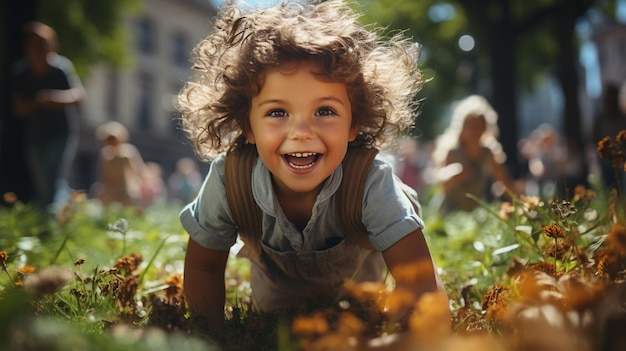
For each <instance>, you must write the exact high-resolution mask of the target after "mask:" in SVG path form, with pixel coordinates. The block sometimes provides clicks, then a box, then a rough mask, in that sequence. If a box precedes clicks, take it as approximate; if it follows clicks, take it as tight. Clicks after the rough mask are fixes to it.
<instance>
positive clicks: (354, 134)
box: [348, 126, 361, 142]
mask: <svg viewBox="0 0 626 351" xmlns="http://www.w3.org/2000/svg"><path fill="white" fill-rule="evenodd" d="M360 131H361V127H359V126H353V127H352V128H350V134H349V135H348V141H350V142H352V141H354V140H355V139H356V137H357V135H359V132H360Z"/></svg>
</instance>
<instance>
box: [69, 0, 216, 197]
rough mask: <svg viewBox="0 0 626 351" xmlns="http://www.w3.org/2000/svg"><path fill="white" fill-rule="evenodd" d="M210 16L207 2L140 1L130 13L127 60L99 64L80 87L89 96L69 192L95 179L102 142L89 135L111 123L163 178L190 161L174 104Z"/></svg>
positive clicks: (85, 187) (86, 186) (190, 153)
mask: <svg viewBox="0 0 626 351" xmlns="http://www.w3.org/2000/svg"><path fill="white" fill-rule="evenodd" d="M215 14H216V10H215V8H213V7H212V6H211V5H210V2H208V1H206V0H205V1H202V0H143V7H142V9H141V10H140V11H137V12H135V13H133V14H132V15H129V16H127V18H126V20H125V21H124V23H123V24H121V25H123V26H125V27H126V29H127V32H128V33H129V35H128V38H129V43H128V52H129V56H130V58H131V60H130V61H131V62H130V63H129V64H128V65H125V66H123V67H110V66H106V65H99V66H96V67H94V68H93V69H92V70H91V71H90V73H89V75H88V77H87V78H86V79H85V82H84V84H85V89H86V90H87V94H88V96H87V99H86V101H85V103H84V104H83V106H82V109H83V110H82V111H83V113H82V125H81V136H80V145H79V150H78V154H77V157H76V159H75V162H74V167H73V172H72V177H71V184H72V187H73V188H75V189H83V190H88V189H89V188H90V187H91V186H92V185H93V184H94V183H95V182H96V181H97V179H98V169H97V156H98V152H99V149H100V144H99V143H98V141H97V140H96V139H95V135H94V131H95V129H96V128H97V127H98V126H99V125H101V124H103V123H105V122H107V121H110V120H115V121H118V122H120V123H122V124H124V125H125V126H126V127H127V128H128V129H129V132H130V142H131V143H132V144H134V145H136V146H137V147H138V149H139V151H140V152H141V154H142V156H143V158H144V160H145V161H152V162H156V163H158V164H159V165H161V167H162V169H163V177H164V178H167V176H168V175H169V174H171V173H172V172H173V170H174V167H175V163H176V161H177V160H178V159H179V158H181V157H194V153H193V149H192V147H191V146H190V143H189V142H188V140H187V138H186V136H185V135H184V134H183V133H182V132H181V131H180V130H179V127H178V124H177V121H176V111H175V108H174V99H175V96H176V94H177V92H178V91H179V90H180V88H181V87H182V86H183V84H184V83H185V81H186V80H187V78H188V76H189V74H190V68H191V61H190V57H191V52H192V50H193V48H194V46H195V45H196V44H197V43H198V42H199V41H200V40H202V39H203V38H204V37H206V35H207V34H208V33H209V31H210V30H211V28H212V22H213V20H214V17H215ZM198 165H199V166H200V168H203V169H206V167H208V165H206V164H204V163H201V162H198Z"/></svg>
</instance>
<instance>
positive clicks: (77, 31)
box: [36, 0, 141, 75]
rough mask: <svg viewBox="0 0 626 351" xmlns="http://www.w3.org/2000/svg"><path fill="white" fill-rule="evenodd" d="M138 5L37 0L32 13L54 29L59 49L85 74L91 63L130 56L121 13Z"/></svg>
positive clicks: (116, 0)
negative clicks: (57, 37) (34, 10)
mask: <svg viewBox="0 0 626 351" xmlns="http://www.w3.org/2000/svg"><path fill="white" fill-rule="evenodd" d="M140 6H141V2H140V1H139V0H107V1H92V0H45V1H38V2H37V5H36V15H37V18H38V20H40V21H42V22H44V23H46V24H48V25H50V26H51V27H53V28H54V29H55V30H56V31H57V34H58V36H59V46H60V50H59V51H60V52H62V53H63V54H64V55H65V56H67V57H69V58H70V59H71V60H72V61H73V63H74V65H75V66H76V70H77V71H78V72H79V74H80V75H85V74H86V73H87V71H88V69H89V67H90V66H92V65H93V64H95V63H98V62H107V63H109V64H113V65H121V64H124V63H126V62H128V61H129V60H130V55H128V54H127V53H126V52H127V48H128V43H127V41H128V34H129V33H127V31H126V27H124V26H123V25H122V24H123V16H125V15H127V14H129V13H131V12H133V11H136V10H139V8H140Z"/></svg>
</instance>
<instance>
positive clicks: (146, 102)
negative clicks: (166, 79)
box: [137, 73, 154, 130]
mask: <svg viewBox="0 0 626 351" xmlns="http://www.w3.org/2000/svg"><path fill="white" fill-rule="evenodd" d="M153 81H154V80H153V79H152V77H151V76H150V75H148V74H146V73H142V74H141V75H140V76H139V99H138V101H139V106H138V111H137V112H138V113H137V115H138V118H139V120H138V124H139V128H141V129H145V130H149V129H150V128H151V126H152V107H153V100H154V98H153V96H154V93H153V85H154V83H153Z"/></svg>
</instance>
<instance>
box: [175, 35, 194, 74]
mask: <svg viewBox="0 0 626 351" xmlns="http://www.w3.org/2000/svg"><path fill="white" fill-rule="evenodd" d="M187 43H188V40H187V38H186V36H185V35H184V34H183V33H176V34H174V36H173V38H172V61H174V63H175V64H176V65H177V66H179V67H188V66H189V64H190V63H189V51H190V49H189V45H188V44H187Z"/></svg>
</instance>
